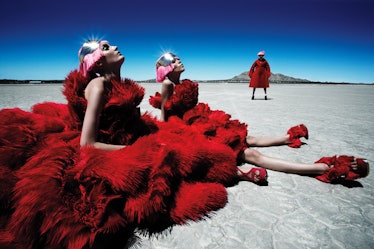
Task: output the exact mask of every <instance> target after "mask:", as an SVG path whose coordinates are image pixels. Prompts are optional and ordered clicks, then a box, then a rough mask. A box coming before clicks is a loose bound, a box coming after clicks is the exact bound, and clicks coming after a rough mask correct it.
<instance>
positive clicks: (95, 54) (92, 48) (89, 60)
mask: <svg viewBox="0 0 374 249" xmlns="http://www.w3.org/2000/svg"><path fill="white" fill-rule="evenodd" d="M102 43H108V41H100V42H99V41H96V40H92V41H88V42H85V43H83V45H82V47H81V48H80V49H79V51H78V57H79V61H80V64H79V71H80V72H81V73H82V74H83V76H87V74H88V72H90V71H91V70H92V69H93V67H94V65H95V63H96V62H98V61H99V60H100V59H101V58H102V57H103V56H104V54H103V51H102V50H101V49H98V48H99V47H100V45H101V44H102Z"/></svg>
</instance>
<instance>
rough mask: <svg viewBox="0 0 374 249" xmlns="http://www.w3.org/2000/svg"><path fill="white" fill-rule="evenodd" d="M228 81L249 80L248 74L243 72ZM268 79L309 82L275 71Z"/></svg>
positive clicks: (273, 81)
mask: <svg viewBox="0 0 374 249" xmlns="http://www.w3.org/2000/svg"><path fill="white" fill-rule="evenodd" d="M227 81H229V82H249V76H248V71H246V72H243V73H241V74H239V75H237V76H235V77H233V78H231V79H229V80H227ZM269 81H270V82H271V83H305V82H311V81H309V80H306V79H298V78H294V77H290V76H287V75H284V74H280V73H276V74H273V73H272V74H271V76H270V78H269Z"/></svg>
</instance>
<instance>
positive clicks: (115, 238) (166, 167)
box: [0, 71, 246, 249]
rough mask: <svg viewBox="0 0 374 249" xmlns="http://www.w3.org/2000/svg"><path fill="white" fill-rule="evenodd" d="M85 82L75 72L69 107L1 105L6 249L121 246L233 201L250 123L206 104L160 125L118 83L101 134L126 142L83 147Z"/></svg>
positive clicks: (0, 184)
mask: <svg viewBox="0 0 374 249" xmlns="http://www.w3.org/2000/svg"><path fill="white" fill-rule="evenodd" d="M87 83H88V82H87V79H85V78H83V77H82V75H81V74H80V73H79V72H77V71H73V72H71V73H70V74H69V75H68V76H67V78H66V79H65V82H64V91H63V93H64V95H65V96H66V98H67V101H68V104H58V103H50V102H48V103H39V104H36V105H35V106H33V107H32V111H31V112H26V111H23V110H21V109H18V108H13V109H3V110H1V111H0V124H1V127H2V129H1V130H0V205H1V206H0V208H1V214H0V229H1V230H0V247H1V248H17V249H18V248H22V249H25V248H29V249H31V248H32V249H33V248H38V249H39V248H68V249H81V248H123V247H124V246H125V245H126V243H128V242H129V241H131V238H132V236H133V235H134V231H136V230H140V231H142V232H145V233H148V234H153V233H159V232H162V231H164V230H165V229H169V228H171V227H172V226H173V225H176V224H184V223H186V222H188V221H190V220H192V221H197V220H200V219H203V218H204V217H207V216H209V213H210V212H212V211H216V210H218V209H220V208H222V207H224V206H225V205H226V203H227V192H226V189H225V186H228V185H229V184H232V183H233V182H235V180H236V177H237V167H236V156H237V153H238V151H240V149H241V147H242V142H241V141H244V140H243V136H245V135H244V133H245V132H244V130H246V126H245V125H243V124H240V123H239V122H237V121H232V120H230V116H229V115H228V114H225V113H223V112H221V111H212V110H210V109H209V107H208V106H207V105H205V104H199V105H197V106H193V104H191V106H190V107H191V109H189V110H185V109H184V110H181V109H178V113H180V115H182V118H179V117H178V115H175V116H173V117H171V118H170V119H169V121H168V122H163V123H161V122H158V121H157V120H156V119H155V118H154V117H152V116H150V115H149V114H148V113H144V114H141V113H140V111H139V108H138V106H139V104H140V102H141V101H142V99H143V97H144V88H142V87H141V86H139V85H138V84H136V83H135V82H133V81H131V80H129V79H123V80H121V81H119V82H118V81H115V80H112V81H111V82H110V83H108V84H107V85H106V86H105V91H106V94H105V96H106V98H105V105H104V109H103V112H102V115H101V116H100V131H99V135H98V139H99V141H101V142H105V143H113V144H125V145H128V146H126V147H125V148H123V149H120V150H117V151H113V152H107V151H103V150H100V149H96V148H93V147H89V146H87V147H84V148H80V146H79V137H80V129H81V126H82V120H83V117H84V112H85V109H86V104H87V103H86V100H85V99H84V96H83V93H84V89H85V87H86V85H87ZM191 87H192V85H191ZM193 87H195V89H196V90H197V86H193ZM196 94H197V93H196V91H195V95H194V96H196V98H197V95H196ZM188 96H191V95H188ZM183 101H187V102H188V101H191V98H190V97H180V99H179V101H178V100H175V103H176V105H174V104H172V105H171V107H172V106H177V103H178V102H179V103H182V102H183ZM195 104H196V103H195ZM188 108H189V107H188ZM188 108H187V109H188ZM238 127H239V128H240V130H241V132H239V133H236V132H235V131H234V130H235V129H237V128H238Z"/></svg>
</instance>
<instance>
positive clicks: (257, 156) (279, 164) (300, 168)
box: [161, 57, 329, 182]
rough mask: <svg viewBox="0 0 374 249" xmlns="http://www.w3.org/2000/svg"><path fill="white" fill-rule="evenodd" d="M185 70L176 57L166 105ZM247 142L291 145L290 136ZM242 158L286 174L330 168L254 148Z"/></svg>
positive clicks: (165, 84)
mask: <svg viewBox="0 0 374 249" xmlns="http://www.w3.org/2000/svg"><path fill="white" fill-rule="evenodd" d="M184 70H185V69H184V66H183V64H182V63H181V60H180V59H179V58H178V57H176V61H175V62H174V70H173V71H172V72H170V73H169V74H168V75H167V78H166V79H165V80H164V82H163V86H162V89H163V90H162V93H164V90H165V95H164V96H162V97H161V98H162V102H163V103H165V102H166V101H167V100H168V99H169V98H170V96H171V94H172V93H173V91H174V85H175V84H178V83H180V76H181V74H182V73H183V72H184ZM170 85H172V87H170ZM162 95H163V94H162ZM163 118H164V116H161V120H162V119H163ZM246 142H247V144H248V146H249V147H269V146H280V145H287V144H288V143H290V141H289V135H288V134H286V135H283V136H269V137H253V136H248V137H247V138H246ZM242 157H243V158H242V159H243V160H244V161H245V162H247V163H250V164H253V165H255V166H258V167H262V168H265V169H269V170H274V171H281V172H285V173H293V174H300V175H321V174H323V173H325V172H326V171H327V170H328V169H329V166H328V165H326V164H324V163H313V164H305V163H296V162H291V161H287V160H283V159H278V158H273V157H269V156H267V155H264V154H262V153H260V152H259V151H257V150H255V149H252V148H247V149H246V150H245V151H244V153H243V155H242ZM248 171H249V170H248ZM254 174H255V176H254V181H255V182H256V181H258V180H259V179H258V175H259V172H258V171H257V172H256V171H254ZM238 175H239V177H241V176H242V173H241V172H239V171H238ZM241 179H242V180H248V179H247V178H246V177H244V176H243V177H241Z"/></svg>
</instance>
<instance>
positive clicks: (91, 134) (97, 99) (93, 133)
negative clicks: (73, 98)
mask: <svg viewBox="0 0 374 249" xmlns="http://www.w3.org/2000/svg"><path fill="white" fill-rule="evenodd" d="M98 49H101V50H102V51H103V54H104V56H103V58H102V59H101V60H99V61H98V62H96V67H95V68H97V70H98V71H99V72H100V73H101V75H103V76H99V77H97V78H94V79H92V80H91V81H90V82H89V83H88V85H87V87H86V89H85V92H84V96H85V98H86V100H87V109H86V113H85V116H84V120H83V126H82V133H81V138H80V145H81V146H86V145H90V146H94V147H95V148H99V149H103V150H107V151H113V150H118V149H121V148H123V147H125V146H124V145H114V144H106V143H100V142H97V134H98V129H99V128H98V127H99V115H100V113H101V111H102V108H103V104H104V82H105V75H114V77H116V78H117V79H120V69H121V65H122V63H123V62H124V60H125V58H124V56H123V55H122V54H121V53H120V52H119V51H118V49H117V47H116V46H110V45H109V44H102V45H101V46H100V47H99V48H98Z"/></svg>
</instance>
